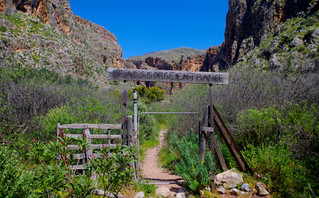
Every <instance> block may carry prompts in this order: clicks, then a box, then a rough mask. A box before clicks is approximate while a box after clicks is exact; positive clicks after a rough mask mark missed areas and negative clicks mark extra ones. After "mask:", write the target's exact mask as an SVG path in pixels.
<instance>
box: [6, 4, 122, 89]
mask: <svg viewBox="0 0 319 198" xmlns="http://www.w3.org/2000/svg"><path fill="white" fill-rule="evenodd" d="M0 38H1V39H0V49H1V51H0V58H1V61H2V63H3V64H7V65H11V64H17V65H22V66H28V67H32V68H46V69H50V70H53V71H55V72H58V73H61V74H68V75H71V76H79V77H82V78H86V79H89V80H91V81H96V82H99V85H101V86H103V85H105V83H107V80H106V75H107V68H108V67H120V66H121V65H122V64H123V59H122V49H121V47H120V46H119V45H118V44H117V39H116V37H115V36H114V35H113V34H112V33H110V32H109V31H108V30H106V29H105V28H103V27H102V26H99V25H97V24H94V23H92V22H90V21H87V20H86V19H83V18H81V17H78V16H76V15H74V14H73V12H72V10H71V8H70V3H69V1H68V0H52V1H46V0H35V1H29V0H19V1H13V0H5V1H1V3H0Z"/></svg>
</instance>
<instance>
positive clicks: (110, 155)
mask: <svg viewBox="0 0 319 198" xmlns="http://www.w3.org/2000/svg"><path fill="white" fill-rule="evenodd" d="M134 153H135V150H134V149H133V150H132V149H130V148H129V147H127V146H125V145H123V146H121V145H118V146H117V147H116V148H115V149H102V150H101V151H99V152H98V154H100V155H101V156H103V157H102V158H96V159H94V160H91V164H92V168H93V169H94V170H95V172H96V173H97V175H98V176H99V181H100V182H101V185H102V187H103V190H104V197H106V196H107V197H109V194H107V193H114V194H115V195H116V196H117V195H118V193H119V191H120V190H121V189H122V187H123V186H124V185H127V184H128V183H130V182H131V181H132V173H133V167H131V164H132V163H133V162H134V158H133V156H134Z"/></svg>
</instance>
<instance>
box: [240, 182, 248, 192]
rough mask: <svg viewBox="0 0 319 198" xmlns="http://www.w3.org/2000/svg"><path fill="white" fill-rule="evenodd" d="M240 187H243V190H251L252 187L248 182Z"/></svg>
mask: <svg viewBox="0 0 319 198" xmlns="http://www.w3.org/2000/svg"><path fill="white" fill-rule="evenodd" d="M240 189H241V190H242V191H246V192H250V187H249V184H247V183H244V184H242V185H241V186H240Z"/></svg>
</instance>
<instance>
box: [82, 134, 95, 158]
mask: <svg viewBox="0 0 319 198" xmlns="http://www.w3.org/2000/svg"><path fill="white" fill-rule="evenodd" d="M84 133H85V136H86V143H87V145H90V146H91V137H90V135H91V133H90V129H85V130H84ZM85 152H86V157H87V162H89V160H90V159H91V158H92V155H93V151H92V149H91V148H86V151H85Z"/></svg>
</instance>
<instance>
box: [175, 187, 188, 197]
mask: <svg viewBox="0 0 319 198" xmlns="http://www.w3.org/2000/svg"><path fill="white" fill-rule="evenodd" d="M175 197H177V198H186V191H185V190H184V188H181V189H180V190H179V192H178V193H177V194H176V196H175Z"/></svg>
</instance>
